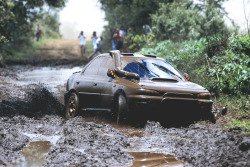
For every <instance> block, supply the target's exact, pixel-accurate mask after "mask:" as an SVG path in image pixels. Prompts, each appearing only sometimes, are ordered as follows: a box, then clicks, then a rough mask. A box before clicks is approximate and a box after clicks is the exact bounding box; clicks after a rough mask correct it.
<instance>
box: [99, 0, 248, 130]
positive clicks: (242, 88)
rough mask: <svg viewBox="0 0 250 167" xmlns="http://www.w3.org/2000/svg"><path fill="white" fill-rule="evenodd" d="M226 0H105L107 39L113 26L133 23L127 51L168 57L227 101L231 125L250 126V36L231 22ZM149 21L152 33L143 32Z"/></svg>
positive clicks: (218, 100)
mask: <svg viewBox="0 0 250 167" xmlns="http://www.w3.org/2000/svg"><path fill="white" fill-rule="evenodd" d="M225 1H226V0H198V1H195V3H194V1H193V0H178V1H173V0H165V1H158V0H151V1H150V2H149V1H145V4H144V1H140V0H129V1H114V0H111V1H107V0H100V2H101V4H102V8H103V9H104V11H105V13H106V20H107V21H108V23H109V24H108V26H107V27H106V30H105V34H106V35H107V36H108V38H107V39H108V40H110V39H111V38H110V35H109V34H110V29H109V28H111V27H121V26H122V25H123V26H125V27H126V28H128V27H131V28H132V29H133V30H135V32H136V35H129V36H127V37H126V39H125V41H124V44H125V45H124V46H125V48H124V50H125V51H127V52H139V53H147V54H155V55H157V56H159V57H162V58H164V59H167V60H169V61H170V62H171V63H173V65H174V66H176V67H177V68H178V69H179V70H180V71H181V72H182V73H185V72H186V73H188V74H189V75H190V76H191V80H192V81H193V82H196V83H198V84H201V85H202V86H204V87H205V88H207V89H208V90H209V91H210V92H211V93H212V94H213V95H214V101H215V105H217V106H218V107H222V106H225V105H227V107H228V108H229V109H230V112H231V113H232V118H231V120H229V121H228V122H230V126H231V127H233V126H243V127H246V128H248V129H249V94H250V68H249V67H250V37H249V35H239V34H238V27H237V25H235V24H234V23H233V22H232V24H233V25H234V26H233V27H230V28H229V27H227V26H226V24H225V22H224V18H225V17H227V13H226V12H225V10H224V8H223V7H222V5H223V3H224V2H225ZM145 12H146V13H145ZM124 13H126V14H124ZM146 24H147V25H149V26H151V28H152V30H153V33H151V34H143V31H142V26H143V25H146ZM248 28H249V27H248ZM247 32H249V30H247ZM106 42H110V41H106ZM243 118H244V119H243ZM228 126H229V125H228Z"/></svg>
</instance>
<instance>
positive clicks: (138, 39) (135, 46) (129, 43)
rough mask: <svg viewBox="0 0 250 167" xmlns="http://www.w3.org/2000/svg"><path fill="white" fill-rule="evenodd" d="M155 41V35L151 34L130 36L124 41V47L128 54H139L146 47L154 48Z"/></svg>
mask: <svg viewBox="0 0 250 167" xmlns="http://www.w3.org/2000/svg"><path fill="white" fill-rule="evenodd" d="M154 40H155V35H154V34H151V33H149V34H147V35H145V34H143V35H132V34H130V35H128V36H127V37H126V39H125V40H124V45H125V46H124V47H125V50H126V51H127V52H137V51H139V50H140V49H141V48H142V47H143V46H145V45H148V46H147V47H149V46H152V44H153V41H154Z"/></svg>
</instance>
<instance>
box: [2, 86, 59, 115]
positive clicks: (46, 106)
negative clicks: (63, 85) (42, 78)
mask: <svg viewBox="0 0 250 167" xmlns="http://www.w3.org/2000/svg"><path fill="white" fill-rule="evenodd" d="M51 114H53V115H60V116H63V115H64V105H63V104H61V103H60V102H59V100H58V99H57V98H56V97H55V96H54V95H53V93H51V92H50V91H49V90H48V88H46V87H45V86H44V85H42V84H40V85H37V86H35V88H33V89H31V90H30V91H28V92H27V93H26V95H25V98H24V100H19V99H17V100H16V99H14V100H13V99H11V100H3V101H2V102H0V116H9V117H12V116H14V115H25V116H28V117H38V118H39V117H42V116H44V115H51Z"/></svg>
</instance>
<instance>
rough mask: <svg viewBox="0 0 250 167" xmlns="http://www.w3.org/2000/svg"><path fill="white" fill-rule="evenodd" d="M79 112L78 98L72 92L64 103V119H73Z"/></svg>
mask: <svg viewBox="0 0 250 167" xmlns="http://www.w3.org/2000/svg"><path fill="white" fill-rule="evenodd" d="M78 111H79V98H78V96H77V94H76V93H74V92H72V93H71V94H70V95H69V97H68V99H67V103H66V118H67V119H70V118H74V117H75V116H77V114H78Z"/></svg>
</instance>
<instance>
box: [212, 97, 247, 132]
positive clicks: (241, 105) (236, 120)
mask: <svg viewBox="0 0 250 167" xmlns="http://www.w3.org/2000/svg"><path fill="white" fill-rule="evenodd" d="M213 101H214V103H215V105H216V107H218V108H222V107H223V106H227V108H228V111H229V112H230V113H228V115H230V116H228V117H226V118H225V119H226V121H225V124H224V126H225V127H226V128H234V127H241V128H245V129H246V130H247V131H249V130H250V119H249V116H250V96H249V95H240V96H232V95H231V96H229V95H221V96H220V97H219V98H218V99H215V98H214V99H213ZM243 133H247V134H250V132H243Z"/></svg>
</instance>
